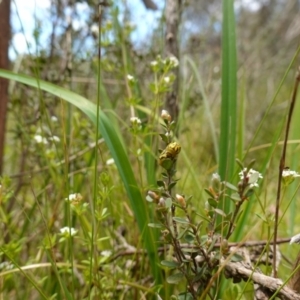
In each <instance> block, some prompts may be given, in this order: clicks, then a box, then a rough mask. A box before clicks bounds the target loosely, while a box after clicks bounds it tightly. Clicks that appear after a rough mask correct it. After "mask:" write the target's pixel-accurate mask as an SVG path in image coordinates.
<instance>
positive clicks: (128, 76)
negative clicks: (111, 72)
mask: <svg viewBox="0 0 300 300" xmlns="http://www.w3.org/2000/svg"><path fill="white" fill-rule="evenodd" d="M127 79H128V81H130V82H133V81H134V77H133V76H132V75H130V74H128V75H127Z"/></svg>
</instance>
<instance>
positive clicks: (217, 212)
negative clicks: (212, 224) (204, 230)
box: [214, 208, 227, 218]
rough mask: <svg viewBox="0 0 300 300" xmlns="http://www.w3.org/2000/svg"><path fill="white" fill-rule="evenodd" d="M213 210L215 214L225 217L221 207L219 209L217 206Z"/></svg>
mask: <svg viewBox="0 0 300 300" xmlns="http://www.w3.org/2000/svg"><path fill="white" fill-rule="evenodd" d="M214 211H215V212H216V214H218V215H220V216H222V217H224V218H226V217H227V215H226V214H225V213H224V211H223V210H222V209H219V208H215V209H214Z"/></svg>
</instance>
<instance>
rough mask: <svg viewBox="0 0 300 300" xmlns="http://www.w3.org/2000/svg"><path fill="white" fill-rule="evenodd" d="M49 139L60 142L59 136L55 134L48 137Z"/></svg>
mask: <svg viewBox="0 0 300 300" xmlns="http://www.w3.org/2000/svg"><path fill="white" fill-rule="evenodd" d="M49 140H50V141H53V142H57V143H58V142H60V138H59V137H58V136H56V135H53V136H51V137H49Z"/></svg>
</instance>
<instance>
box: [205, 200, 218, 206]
mask: <svg viewBox="0 0 300 300" xmlns="http://www.w3.org/2000/svg"><path fill="white" fill-rule="evenodd" d="M207 202H208V203H209V205H210V206H212V207H213V208H216V207H217V205H218V202H217V201H216V200H215V199H212V198H208V199H207Z"/></svg>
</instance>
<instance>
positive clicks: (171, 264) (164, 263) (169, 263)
mask: <svg viewBox="0 0 300 300" xmlns="http://www.w3.org/2000/svg"><path fill="white" fill-rule="evenodd" d="M160 263H161V265H162V266H164V267H168V268H170V269H174V268H178V267H179V266H180V263H178V262H176V261H170V260H162V261H161V262H160Z"/></svg>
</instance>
